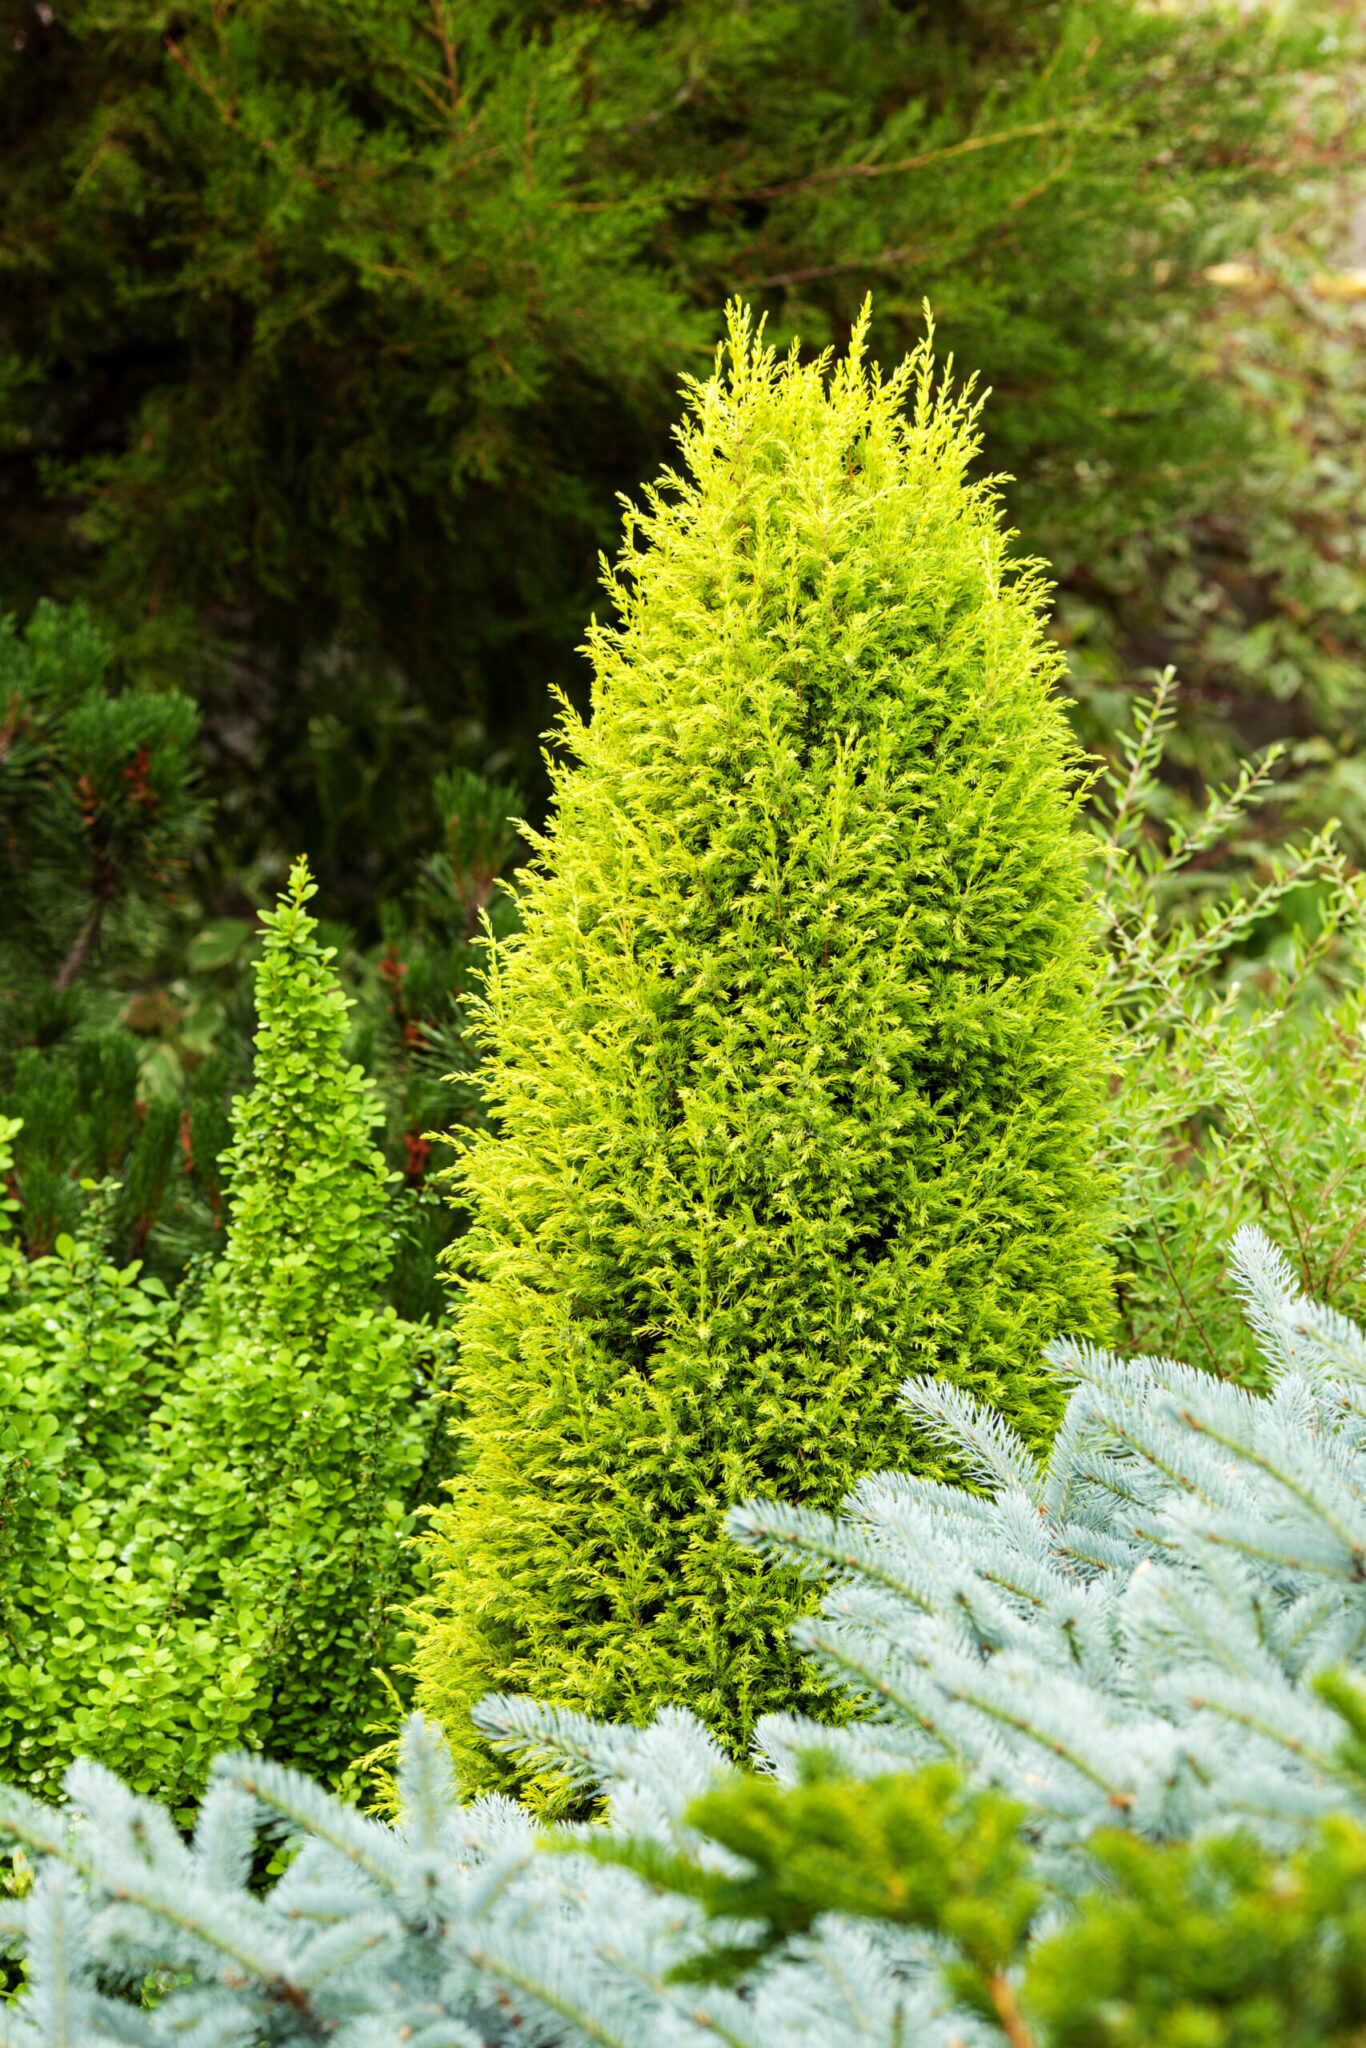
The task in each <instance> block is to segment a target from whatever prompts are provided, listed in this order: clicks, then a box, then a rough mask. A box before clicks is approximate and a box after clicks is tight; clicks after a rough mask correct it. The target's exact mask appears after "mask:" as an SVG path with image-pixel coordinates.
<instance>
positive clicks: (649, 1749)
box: [0, 1233, 1366, 2048]
mask: <svg viewBox="0 0 1366 2048" xmlns="http://www.w3.org/2000/svg"><path fill="white" fill-rule="evenodd" d="M1236 1264H1237V1267H1238V1269H1239V1271H1240V1273H1241V1276H1242V1282H1243V1288H1244V1293H1245V1297H1246V1299H1247V1302H1248V1305H1249V1308H1250V1312H1251V1319H1252V1321H1253V1323H1254V1326H1255V1327H1256V1329H1257V1331H1258V1334H1259V1337H1260V1340H1261V1343H1262V1346H1263V1349H1264V1353H1265V1357H1266V1370H1267V1377H1268V1380H1269V1382H1270V1386H1271V1391H1270V1393H1269V1394H1267V1395H1265V1396H1259V1395H1252V1394H1248V1393H1245V1392H1241V1391H1239V1390H1237V1389H1235V1388H1232V1387H1229V1386H1225V1385H1221V1384H1220V1383H1219V1382H1218V1381H1216V1380H1213V1379H1211V1378H1210V1377H1209V1376H1207V1375H1200V1374H1197V1373H1193V1372H1191V1371H1189V1370H1188V1369H1187V1368H1184V1367H1181V1366H1177V1365H1173V1364H1171V1363H1170V1362H1169V1361H1162V1360H1151V1359H1138V1360H1126V1361H1121V1360H1116V1359H1113V1358H1107V1357H1105V1356H1104V1355H1102V1354H1099V1353H1096V1352H1094V1351H1091V1350H1089V1349H1087V1348H1085V1347H1067V1346H1062V1345H1060V1346H1057V1347H1055V1349H1054V1353H1053V1367H1054V1370H1056V1371H1057V1372H1058V1373H1059V1374H1063V1373H1067V1374H1070V1375H1071V1376H1073V1377H1074V1378H1075V1379H1076V1380H1077V1382H1078V1383H1077V1385H1076V1386H1075V1390H1074V1391H1073V1393H1072V1395H1071V1398H1070V1400H1069V1402H1068V1408H1067V1414H1066V1416H1065V1418H1064V1421H1063V1425H1062V1428H1061V1430H1060V1432H1059V1436H1058V1440H1057V1442H1056V1444H1055V1445H1054V1447H1053V1449H1052V1451H1051V1452H1050V1453H1049V1455H1048V1457H1047V1459H1046V1460H1040V1459H1038V1458H1036V1457H1034V1456H1032V1455H1031V1454H1030V1453H1029V1452H1028V1450H1027V1449H1026V1447H1025V1446H1024V1445H1023V1444H1022V1443H1021V1442H1020V1441H1019V1439H1018V1438H1016V1437H1014V1436H1013V1435H1012V1434H1011V1432H1010V1431H1009V1430H1008V1429H1007V1428H1006V1427H1005V1425H1003V1424H1002V1423H1001V1422H1000V1420H999V1418H996V1417H994V1416H992V1415H991V1414H990V1413H989V1412H988V1411H986V1410H984V1409H981V1408H978V1407H975V1406H974V1405H973V1404H972V1403H971V1402H970V1401H968V1400H966V1399H965V1398H964V1397H963V1396H962V1395H961V1394H955V1393H954V1392H953V1391H952V1390H948V1391H942V1390H941V1392H940V1394H939V1396H938V1405H937V1406H932V1405H931V1401H930V1398H929V1397H927V1396H926V1394H925V1392H924V1390H923V1389H921V1390H917V1389H916V1388H915V1387H914V1386H912V1388H911V1390H910V1394H911V1398H913V1399H914V1400H915V1401H916V1402H917V1404H918V1412H920V1413H925V1414H929V1415H930V1417H931V1419H933V1420H934V1421H935V1424H936V1426H937V1427H941V1428H944V1429H946V1430H948V1431H950V1432H951V1433H952V1435H953V1439H954V1441H955V1443H956V1445H957V1446H958V1448H959V1450H960V1452H961V1454H962V1455H964V1456H965V1457H967V1458H968V1459H969V1460H971V1461H972V1463H973V1465H974V1468H975V1471H976V1474H977V1477H978V1479H979V1481H980V1482H981V1486H980V1490H979V1491H977V1492H974V1493H966V1492H961V1491H958V1490H957V1489H954V1488H952V1487H949V1486H943V1485H936V1484H935V1483H934V1482H930V1481H927V1480H924V1479H902V1480H899V1481H898V1480H896V1479H894V1478H892V1477H887V1476H883V1477H881V1478H879V1479H876V1480H869V1481H865V1482H864V1484H863V1485H862V1486H861V1487H860V1489H859V1490H858V1493H857V1496H856V1499H855V1501H854V1502H853V1503H852V1504H851V1509H850V1512H848V1513H847V1514H846V1516H845V1517H843V1518H842V1519H839V1520H836V1519H834V1518H826V1519H824V1520H818V1519H817V1518H815V1517H813V1516H811V1515H810V1514H802V1513H800V1512H799V1511H798V1512H789V1513H788V1514H782V1513H780V1512H779V1511H777V1510H775V1509H772V1508H767V1509H750V1510H747V1511H746V1512H745V1514H744V1515H743V1516H741V1517H739V1518H738V1522H739V1526H740V1528H741V1530H742V1532H744V1533H746V1534H747V1535H748V1537H749V1539H750V1540H752V1541H756V1542H762V1543H763V1544H764V1545H765V1546H768V1547H772V1548H775V1549H777V1550H778V1551H779V1553H780V1554H781V1555H784V1556H786V1555H787V1554H788V1552H789V1551H790V1549H791V1548H792V1547H794V1546H795V1547H797V1548H798V1549H799V1550H800V1552H801V1554H802V1555H803V1556H804V1557H805V1558H806V1559H808V1560H809V1561H810V1563H811V1565H812V1567H813V1568H814V1569H815V1570H816V1571H818V1572H820V1573H821V1574H823V1575H826V1576H831V1577H834V1578H835V1579H836V1581H837V1584H836V1585H835V1587H834V1589H833V1590H832V1592H831V1593H830V1595H829V1596H828V1599H827V1603H826V1612H825V1614H824V1616H823V1617H822V1618H821V1619H819V1620H812V1621H808V1622H805V1623H803V1624H802V1625H801V1635H802V1638H803V1641H804V1643H805V1645H806V1647H808V1648H809V1649H811V1650H814V1651H815V1652H816V1653H817V1654H819V1655H821V1656H822V1657H823V1658H824V1659H825V1660H826V1662H827V1665H828V1667H829V1668H830V1669H831V1670H832V1672H834V1673H836V1674H837V1675H839V1676H840V1677H841V1678H842V1679H843V1681H844V1683H845V1684H846V1685H847V1686H850V1687H852V1688H853V1689H854V1691H855V1693H856V1695H857V1696H858V1697H859V1698H860V1699H861V1700H862V1701H863V1702H864V1704H865V1707H867V1706H870V1705H872V1703H873V1702H876V1705H875V1706H874V1707H873V1712H872V1717H871V1718H866V1719H865V1720H864V1721H863V1722H862V1724H861V1725H859V1726H851V1727H845V1728H838V1729H832V1728H829V1727H823V1726H819V1725H817V1724H815V1723H813V1722H804V1723H803V1722H799V1721H797V1720H796V1719H794V1718H792V1717H788V1718H787V1719H785V1720H771V1721H769V1722H768V1723H767V1724H765V1726H764V1727H763V1728H762V1729H761V1737H762V1742H763V1745H764V1746H763V1748H762V1749H761V1751H760V1754H759V1761H760V1762H761V1764H763V1765H764V1766H765V1767H766V1768H765V1769H763V1770H762V1771H761V1772H760V1773H758V1774H757V1775H748V1776H747V1775H744V1774H742V1773H739V1772H737V1771H736V1770H735V1769H734V1767H733V1766H732V1765H731V1764H730V1762H729V1760H728V1759H727V1757H726V1755H725V1752H724V1751H723V1749H722V1747H721V1745H720V1744H719V1743H718V1742H717V1741H716V1739H715V1738H714V1737H713V1736H711V1735H710V1734H708V1733H707V1732H706V1731H705V1730H704V1729H703V1728H702V1726H701V1725H700V1723H699V1722H698V1721H697V1719H696V1717H695V1716H694V1715H692V1714H691V1713H688V1712H687V1711H680V1710H676V1709H670V1710H666V1711H665V1712H663V1713H661V1714H660V1715H659V1716H658V1718H657V1719H656V1721H655V1722H654V1724H653V1725H652V1726H650V1727H647V1728H633V1727H624V1726H619V1727H612V1726H604V1725H601V1724H595V1723H593V1722H591V1721H589V1720H588V1719H586V1718H585V1717H584V1716H582V1715H578V1714H575V1713H571V1712H567V1711H565V1710H564V1709H561V1708H557V1707H555V1706H554V1705H546V1706H538V1705H537V1704H536V1703H534V1702H532V1701H527V1700H513V1699H506V1698H503V1699H499V1698H491V1699H489V1700H486V1701H485V1702H483V1703H482V1705H481V1706H480V1708H479V1710H478V1718H479V1722H480V1725H481V1726H482V1728H483V1729H484V1731H485V1732H486V1734H487V1735H488V1736H489V1737H490V1738H491V1739H493V1740H494V1741H496V1742H498V1743H499V1744H501V1745H502V1746H504V1747H505V1748H507V1749H509V1750H510V1751H512V1752H514V1753H516V1754H517V1755H518V1756H520V1757H521V1758H522V1759H523V1760H524V1761H525V1762H527V1763H529V1764H531V1765H532V1766H534V1767H535V1768H536V1769H537V1770H539V1771H540V1772H542V1773H545V1772H547V1771H549V1772H553V1773H556V1774H558V1775H559V1776H560V1777H561V1779H562V1780H564V1781H566V1782H568V1783H569V1784H571V1785H573V1786H574V1787H576V1788H577V1789H578V1790H579V1792H580V1793H581V1794H582V1795H585V1796H586V1797H587V1799H588V1800H589V1801H590V1802H591V1803H592V1804H593V1806H594V1808H595V1810H596V1811H597V1812H598V1813H599V1814H600V1816H601V1817H600V1818H599V1819H597V1820H595V1821H593V1822H592V1823H583V1824H580V1825H577V1826H574V1827H570V1828H563V1829H560V1830H558V1831H557V1832H556V1833H554V1834H553V1835H551V1836H549V1837H546V1836H544V1835H540V1834H538V1831H537V1829H536V1827H535V1825H534V1824H533V1822H532V1821H531V1819H530V1818H529V1816H528V1815H527V1814H526V1813H524V1812H523V1811H522V1810H520V1809H519V1808H518V1807H516V1806H515V1805H513V1804H512V1803H511V1802H510V1801H508V1800H506V1799H503V1798H500V1797H493V1798H483V1799H477V1800H475V1801H474V1802H473V1803H466V1802H464V1801H462V1800H461V1798H460V1797H459V1796H458V1794H457V1792H456V1789H455V1787H454V1785H453V1784H452V1782H451V1778H450V1773H449V1768H448V1763H447V1758H446V1753H445V1747H444V1744H443V1743H442V1742H441V1740H440V1738H439V1736H438V1735H437V1733H436V1731H435V1730H434V1729H433V1727H432V1726H431V1724H429V1723H424V1722H423V1721H422V1720H421V1719H419V1718H414V1720H413V1721H412V1722H410V1724H409V1726H408V1728H407V1730H406V1732H405V1735H404V1738H403V1741H402V1744H401V1746H400V1756H399V1765H398V1772H397V1781H396V1787H395V1790H396V1797H397V1807H398V1820H397V1822H396V1824H395V1825H393V1826H386V1825H385V1824H383V1823H381V1822H380V1821H378V1820H374V1819H370V1818H367V1817H365V1816H364V1815H361V1814H358V1813H356V1812H354V1811H353V1810H350V1809H348V1808H347V1807H345V1806H343V1805H342V1804H340V1803H339V1802H338V1801H337V1800H336V1799H334V1798H332V1797H330V1796H329V1795H327V1794H326V1793H324V1792H322V1791H320V1790H319V1788H318V1787H317V1786H315V1785H312V1784H311V1783H309V1782H308V1781H307V1780H306V1779H304V1778H302V1777H300V1776H298V1775H297V1774H294V1773H292V1772H289V1771H285V1770H281V1769H280V1768H279V1767H277V1766H275V1765H273V1764H269V1763H266V1762H263V1761H262V1759H261V1758H259V1757H256V1756H250V1755H246V1756H238V1757H233V1758H227V1759H224V1760H223V1761H221V1762H220V1764H219V1765H218V1766H217V1767H216V1769H215V1772H214V1775H213V1780H212V1783H211V1787H210V1791H209V1793H208V1796H207V1798H206V1799H205V1801H204V1805H203V1808H202V1811H201V1813H200V1816H199V1821H198V1826H197V1829H196V1833H195V1838H194V1840H193V1842H192V1843H190V1844H188V1845H187V1843H186V1842H185V1841H184V1839H183V1838H182V1836H181V1835H180V1834H179V1833H178V1831H177V1830H176V1829H175V1828H173V1827H172V1826H171V1825H170V1824H169V1821H168V1820H167V1818H166V1816H165V1815H164V1813H161V1812H159V1811H158V1810H157V1809H156V1808H155V1807H153V1806H152V1805H150V1804H149V1803H148V1802H146V1801H143V1800H139V1799H137V1798H136V1797H134V1796H132V1795H130V1794H129V1793H128V1792H126V1791H125V1790H124V1789H123V1788H122V1787H121V1786H120V1785H119V1784H118V1783H117V1782H116V1781H114V1780H113V1779H112V1778H111V1777H110V1776H109V1775H108V1774H107V1773H105V1772H104V1771H102V1770H100V1769H98V1768H96V1767H93V1766H91V1765H87V1764H82V1765H77V1766H75V1767H74V1768H73V1769H72V1771H71V1772H70V1773H69V1774H68V1778H67V1785H66V1790H67V1795H68V1803H67V1805H66V1806H65V1808H63V1809H61V1810H58V1811H52V1810H49V1809H45V1808H42V1807H40V1806H38V1805H37V1803H36V1802H34V1801H32V1800H31V1799H29V1798H28V1797H27V1796H26V1795H24V1794H23V1793H19V1792H5V1793H0V1837H3V1839H4V1841H5V1842H6V1843H7V1844H9V1845H10V1846H12V1847H19V1848H22V1850H23V1851H24V1854H25V1857H26V1858H27V1859H28V1862H29V1865H30V1866H36V1875H35V1876H34V1877H33V1881H32V1884H31V1888H30V1889H28V1891H27V1895H26V1896H23V1897H19V1898H14V1899H11V1901H10V1902H9V1903H8V1904H7V1905H6V1906H4V1907H3V1909H0V1924H3V1926H4V1927H5V1929H6V1930H7V1932H8V1933H9V1935H10V1937H11V1939H12V1941H13V1942H14V1943H15V1944H16V1945H17V1946H19V1947H20V1948H22V1950H23V1951H24V1954H25V1957H26V1964H27V1984H26V1989H25V1991H24V1994H23V1996H22V1997H21V1998H20V1999H19V2000H18V2001H17V2002H16V2003H15V2004H12V2005H10V2006H7V2007H4V2008H2V2009H0V2040H4V2041H8V2042H13V2043H16V2044H22V2048H75V2044H77V2043H80V2044H81V2048H91V2044H96V2043H98V2044H103V2043H105V2042H113V2041H119V2042H142V2043H147V2044H149V2048H151V2044H154V2043H167V2044H169V2043H171V2042H173V2041H181V2040H185V2039H186V2038H191V2039H194V2040H204V2041H222V2042H228V2041H243V2040H245V2041H251V2042H253V2043H262V2044H265V2043H273V2042H276V2041H282V2042H283V2041H299V2040H302V2041H317V2042H323V2041H327V2042H330V2043H332V2044H333V2048H371V2044H378V2043H380V2042H395V2043H396V2042H399V2041H407V2042H417V2043H419V2044H422V2048H442V2044H445V2048H510V2044H512V2043H515V2042H534V2043H541V2044H544V2048H550V2044H552V2043H553V2044H556V2048H585V2044H587V2043H590V2042H591V2043H594V2044H597V2048H603V2044H604V2043H610V2044H612V2048H703V2044H715V2043H716V2042H717V2041H723V2042H727V2043H729V2044H730V2048H905V2044H906V2043H909V2042H915V2043H916V2044H917V2048H953V2044H955V2043H957V2044H959V2048H1000V2044H1002V2043H1009V2044H1010V2048H1082V2044H1085V2048H1154V2044H1162V2048H1188V2044H1196V2043H1198V2044H1200V2048H1268V2044H1271V2043H1275V2044H1277V2048H1350V2044H1353V2043H1354V2042H1356V2041H1357V2040H1359V2038H1360V2028H1361V2026H1362V2024H1363V2021H1364V2020H1366V1693H1363V1691H1362V1690H1361V1689H1360V1688H1359V1687H1358V1686H1357V1685H1356V1684H1355V1683H1353V1682H1352V1679H1351V1677H1350V1672H1351V1670H1352V1669H1353V1668H1358V1669H1359V1667H1360V1666H1361V1665H1362V1664H1363V1663H1366V1655H1364V1654H1363V1642H1364V1641H1366V1627H1363V1625H1362V1624H1363V1615H1364V1614H1366V1594H1363V1591H1362V1584H1361V1578H1360V1574H1359V1572H1358V1571H1357V1570H1356V1569H1355V1566H1354V1558H1355V1557H1356V1556H1357V1555H1359V1554H1360V1553H1361V1551H1362V1550H1363V1549H1366V1544H1364V1543H1363V1542H1362V1540H1361V1535H1360V1532H1359V1528H1358V1523H1359V1521H1360V1518H1361V1510H1362V1503H1363V1501H1366V1339H1363V1337H1362V1335H1361V1334H1360V1333H1359V1332H1358V1331H1357V1330H1355V1329H1354V1328H1353V1327H1352V1326H1351V1325H1350V1324H1347V1323H1345V1322H1344V1321H1343V1320H1342V1319H1341V1318H1340V1317H1339V1316H1337V1315H1335V1314H1334V1313H1332V1312H1331V1311H1327V1310H1323V1309H1319V1308H1316V1307H1315V1306H1314V1305H1312V1304H1311V1303H1309V1302H1307V1301H1306V1300H1304V1298H1303V1297H1302V1296H1300V1295H1298V1293H1297V1292H1296V1291H1295V1289H1294V1287H1293V1284H1291V1283H1290V1280H1289V1275H1288V1271H1287V1269H1286V1268H1285V1266H1284V1264H1283V1262H1282V1261H1281V1260H1280V1259H1279V1257H1278V1255H1277V1254H1275V1253H1274V1252H1272V1250H1271V1249H1270V1247H1269V1246H1268V1245H1267V1244H1266V1243H1265V1241H1264V1240H1260V1239H1259V1238H1257V1237H1256V1236H1255V1235H1254V1234H1251V1233H1249V1234H1247V1235H1246V1236H1244V1237H1243V1238H1242V1240H1241V1241H1240V1243H1239V1245H1238V1247H1237V1248H1236ZM1343 1666H1345V1667H1347V1669H1346V1671H1344V1669H1343V1668H1342V1667H1343ZM1126 1729H1127V1731H1128V1734H1129V1740H1128V1741H1127V1742H1126V1739H1125V1732H1126ZM931 1752H935V1753H937V1756H936V1760H934V1761H928V1762H927V1761H926V1758H927V1756H928V1754H929V1753H931ZM262 1829H264V1830H266V1831H267V1834H268V1836H273V1837H275V1838H277V1839H278V1837H279V1836H280V1835H283V1837H284V1840H285V1843H286V1845H287V1847H288V1849H289V1850H290V1851H291V1852H292V1853H291V1854H290V1856H289V1857H288V1859H287V1868H286V1869H285V1872H284V1875H283V1876H282V1877H281V1878H280V1879H279V1881H278V1882H277V1883H276V1884H274V1885H273V1886H272V1887H271V1888H269V1889H268V1890H266V1891H265V1892H264V1893H263V1892H262V1891H261V1889H260V1888H259V1886H257V1887H253V1886H252V1885H251V1883H250V1878H251V1873H252V1869H253V1860H254V1852H255V1848H256V1844H257V1841H258V1834H259V1831H260V1830H262ZM25 1883H26V1878H25V1876H24V1874H23V1872H22V1871H21V1872H20V1873H19V1875H18V1876H17V1877H16V1878H15V1879H13V1880H12V1888H17V1889H18V1890H20V1891H22V1890H23V1889H24V1885H25Z"/></svg>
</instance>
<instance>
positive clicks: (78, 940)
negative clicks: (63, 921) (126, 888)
mask: <svg viewBox="0 0 1366 2048" xmlns="http://www.w3.org/2000/svg"><path fill="white" fill-rule="evenodd" d="M103 923H104V904H103V903H102V902H100V901H96V902H94V903H92V904H91V906H90V908H89V910H88V911H87V912H86V916H85V923H84V924H83V925H82V926H81V928H80V930H79V931H78V932H77V934H76V936H75V938H74V939H73V940H72V942H71V946H70V949H69V951H68V953H67V956H66V958H65V960H63V962H62V964H61V966H60V968H59V969H58V970H57V979H56V980H55V981H54V982H53V984H52V986H53V988H54V989H55V990H56V991H57V994H58V995H59V996H64V995H65V994H66V992H67V990H68V989H69V988H70V987H71V985H72V983H73V982H74V981H76V980H77V979H78V977H79V976H80V975H81V973H82V972H83V970H84V968H85V964H86V962H87V961H88V960H89V958H90V955H91V954H92V953H93V952H94V950H95V945H96V941H97V940H98V938H99V936H100V927H101V926H102V925H103Z"/></svg>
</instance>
